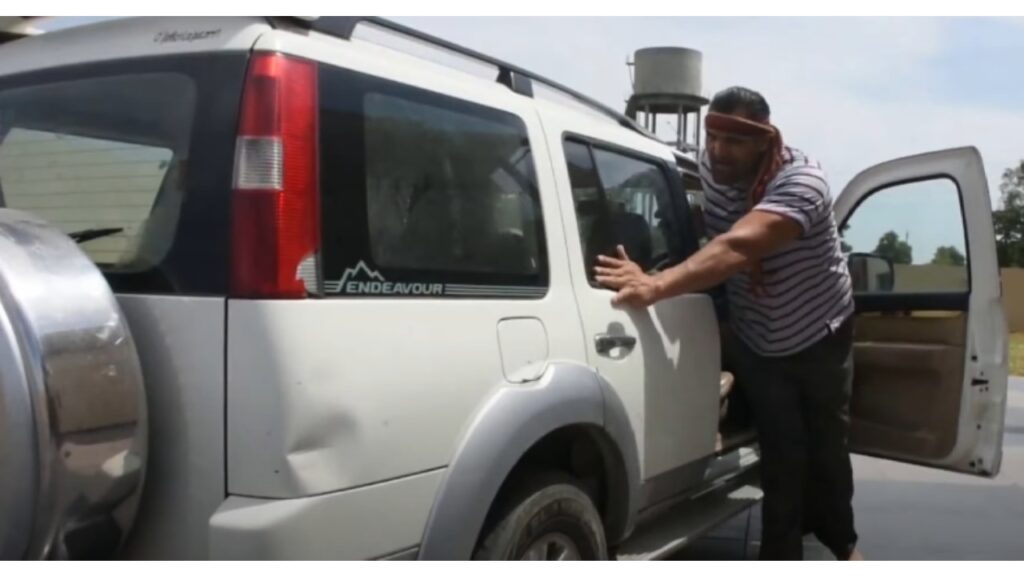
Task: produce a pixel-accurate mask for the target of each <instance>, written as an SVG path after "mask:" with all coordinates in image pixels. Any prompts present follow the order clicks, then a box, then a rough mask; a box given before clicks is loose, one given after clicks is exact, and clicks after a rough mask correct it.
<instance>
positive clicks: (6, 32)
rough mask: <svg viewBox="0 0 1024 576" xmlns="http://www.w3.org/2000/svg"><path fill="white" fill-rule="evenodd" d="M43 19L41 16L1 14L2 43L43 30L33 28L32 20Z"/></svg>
mask: <svg viewBox="0 0 1024 576" xmlns="http://www.w3.org/2000/svg"><path fill="white" fill-rule="evenodd" d="M41 19H42V18H41V17H39V16H0V44H4V43H6V42H11V41H13V40H18V39H19V38H24V37H26V36H33V35H36V34H39V33H40V32H41V31H40V30H37V29H35V28H33V27H32V22H33V21H36V20H41Z"/></svg>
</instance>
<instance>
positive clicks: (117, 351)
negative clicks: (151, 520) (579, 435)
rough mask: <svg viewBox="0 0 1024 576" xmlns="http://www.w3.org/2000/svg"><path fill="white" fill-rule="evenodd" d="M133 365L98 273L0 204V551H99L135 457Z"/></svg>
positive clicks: (116, 540) (138, 479)
mask: <svg viewBox="0 0 1024 576" xmlns="http://www.w3.org/2000/svg"><path fill="white" fill-rule="evenodd" d="M146 438H147V427H146V404H145V393H144V389H143V381H142V370H141V366H140V364H139V358H138V354H137V352H136V349H135V344H134V342H133V340H132V338H131V333H130V331H129V330H128V325H127V322H126V320H125V318H124V315H123V314H122V312H121V309H120V308H119V306H118V304H117V300H116V299H115V297H114V294H113V293H112V291H111V290H110V287H109V286H108V285H107V282H106V279H105V278H104V277H103V274H101V273H100V271H99V269H97V268H96V266H95V265H94V264H93V263H92V261H91V260H90V259H89V258H88V257H87V256H86V255H85V254H84V253H83V252H82V251H81V250H79V248H78V246H77V245H76V244H75V243H74V242H73V241H72V240H71V239H70V238H69V237H68V236H66V235H65V234H63V233H62V232H61V231H60V230H58V229H57V228H55V227H53V226H51V225H49V224H47V223H46V222H43V221H41V220H39V219H38V218H35V217H34V216H30V215H28V214H25V213H22V212H17V211H14V210H7V209H0V560H20V559H71V560H76V559H87V558H110V557H112V556H113V555H114V554H115V553H116V551H117V549H118V547H119V546H120V545H121V543H122V542H123V541H124V539H125V537H126V536H127V534H128V531H129V530H130V528H131V524H132V522H133V519H134V516H135V511H136V508H137V505H138V500H139V496H140V494H141V491H142V485H143V475H144V471H145V465H146Z"/></svg>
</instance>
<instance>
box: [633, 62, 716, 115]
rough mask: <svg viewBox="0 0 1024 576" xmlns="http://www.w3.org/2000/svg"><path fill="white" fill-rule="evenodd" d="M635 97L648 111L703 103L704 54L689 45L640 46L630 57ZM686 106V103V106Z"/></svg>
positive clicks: (673, 109)
mask: <svg viewBox="0 0 1024 576" xmlns="http://www.w3.org/2000/svg"><path fill="white" fill-rule="evenodd" d="M633 61H634V72H633V73H634V77H633V95H634V97H635V98H636V99H637V100H639V101H641V102H644V103H645V104H648V103H649V104H650V105H651V112H656V113H665V112H676V111H677V110H678V106H679V105H680V104H687V105H690V106H698V107H699V106H702V105H704V104H707V99H706V98H704V97H703V96H702V86H701V75H702V63H703V55H702V54H701V53H700V52H699V51H697V50H692V49H690V48H680V47H656V48H642V49H640V50H637V51H636V54H635V55H634V57H633ZM688 107H689V106H688Z"/></svg>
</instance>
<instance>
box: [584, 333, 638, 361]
mask: <svg viewBox="0 0 1024 576" xmlns="http://www.w3.org/2000/svg"><path fill="white" fill-rule="evenodd" d="M594 345H595V346H596V347H597V353H598V354H601V355H602V356H607V355H609V354H610V353H611V351H612V350H615V349H616V348H622V349H623V350H624V351H625V352H627V353H629V352H632V351H633V348H635V347H636V336H627V335H625V334H621V335H615V336H613V335H611V334H598V335H597V336H595V337H594Z"/></svg>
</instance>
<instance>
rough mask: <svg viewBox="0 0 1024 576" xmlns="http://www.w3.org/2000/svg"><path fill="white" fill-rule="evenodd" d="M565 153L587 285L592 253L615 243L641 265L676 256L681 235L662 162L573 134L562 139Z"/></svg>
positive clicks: (609, 250)
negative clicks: (592, 142)
mask: <svg viewBox="0 0 1024 576" xmlns="http://www.w3.org/2000/svg"><path fill="white" fill-rule="evenodd" d="M565 156H566V161H567V163H568V166H569V180H570V183H571V185H572V193H573V204H574V205H575V207H576V220H577V223H578V227H579V234H580V242H581V243H582V246H583V257H584V259H585V262H586V265H587V277H588V278H589V279H590V282H591V284H592V285H596V284H595V281H594V270H593V266H594V264H595V263H596V261H597V256H598V255H599V254H605V255H614V254H615V246H616V245H618V244H622V245H623V247H624V248H625V249H626V253H627V254H628V255H629V257H630V259H632V260H633V261H635V262H636V263H637V264H639V265H640V267H641V268H643V269H644V270H654V269H660V268H663V267H665V266H667V265H672V264H675V263H678V262H680V261H682V259H683V257H684V255H683V254H682V250H681V245H682V242H681V238H682V235H681V233H680V230H679V228H678V226H676V223H675V218H674V216H673V214H674V207H673V204H672V201H671V188H670V185H669V182H668V179H667V178H666V175H665V171H664V167H663V166H661V165H659V164H658V163H656V162H653V161H649V160H645V159H641V158H640V157H636V156H632V155H627V154H623V153H620V152H617V151H613V150H610V149H607V148H603V147H600V146H597V145H591V144H589V143H585V142H581V141H577V140H567V141H566V142H565Z"/></svg>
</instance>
